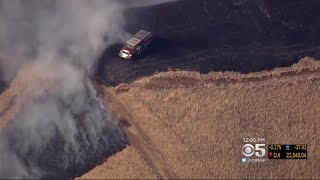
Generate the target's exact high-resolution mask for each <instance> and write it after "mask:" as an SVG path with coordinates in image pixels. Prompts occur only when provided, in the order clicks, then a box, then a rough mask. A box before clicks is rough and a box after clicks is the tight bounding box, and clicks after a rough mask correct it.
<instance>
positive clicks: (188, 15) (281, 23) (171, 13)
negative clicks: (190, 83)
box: [97, 0, 320, 85]
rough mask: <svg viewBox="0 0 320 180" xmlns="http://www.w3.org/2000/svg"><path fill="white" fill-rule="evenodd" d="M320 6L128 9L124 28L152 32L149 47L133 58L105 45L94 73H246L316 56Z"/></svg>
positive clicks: (301, 2)
mask: <svg viewBox="0 0 320 180" xmlns="http://www.w3.org/2000/svg"><path fill="white" fill-rule="evenodd" d="M319 7H320V3H319V1H316V0H311V1H306V0H294V1H291V0H290V1H289V0H284V1H281V2H279V1H276V0H269V1H263V0H259V1H247V0H232V1H231V0H230V1H222V0H212V1H205V0H202V1H193V0H182V1H174V2H168V3H164V4H160V5H155V6H150V7H140V8H132V9H128V10H127V11H126V13H125V16H126V22H127V26H126V28H127V30H128V31H129V32H131V33H132V34H134V33H136V32H137V31H138V30H140V29H146V30H149V31H151V32H153V33H154V34H155V36H156V40H155V42H154V44H153V47H152V48H151V49H150V51H149V52H148V53H146V54H145V55H144V56H143V57H141V58H140V59H139V60H137V61H135V62H127V61H122V60H121V59H120V58H118V57H117V52H118V50H119V49H120V47H121V45H115V46H114V47H111V48H109V49H107V50H106V51H105V53H104V54H103V56H102V57H101V58H100V63H99V66H98V67H99V68H98V75H97V76H98V77H99V79H100V80H103V81H104V82H105V83H106V84H108V85H117V84H120V83H122V82H132V81H133V80H135V79H137V78H140V77H143V76H147V75H151V74H154V73H155V72H161V71H166V70H168V69H182V70H193V71H199V72H201V73H208V72H210V71H227V70H228V71H237V72H242V73H249V72H256V71H261V70H270V69H273V68H275V67H285V66H290V65H292V64H293V63H296V62H297V61H298V60H299V59H300V58H302V57H304V56H306V55H308V56H311V57H315V58H318V57H320V54H319V46H318V43H319V42H320V36H319V34H318V33H317V29H319V28H320V23H319V22H320V21H319V19H320V13H319V11H318V9H319Z"/></svg>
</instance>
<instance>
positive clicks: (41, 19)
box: [0, 0, 128, 178]
mask: <svg viewBox="0 0 320 180" xmlns="http://www.w3.org/2000/svg"><path fill="white" fill-rule="evenodd" d="M122 11H123V9H122V7H121V6H119V5H118V4H117V3H116V2H115V1H102V0H28V1H25V0H2V1H0V52H1V53H2V55H3V54H4V56H6V55H9V56H10V57H11V59H10V60H11V62H10V63H9V64H10V65H9V66H6V68H3V69H1V71H2V73H3V76H2V79H5V80H9V79H12V78H13V76H14V75H15V73H16V70H17V68H19V67H22V65H24V70H23V72H24V73H25V74H23V73H22V75H21V74H20V76H22V77H23V78H26V79H28V78H29V79H28V81H27V82H26V83H24V84H21V86H22V87H20V88H21V92H19V94H18V96H17V99H18V100H19V99H27V100H30V102H25V104H26V106H25V107H24V108H23V110H21V112H19V114H18V115H17V116H16V118H15V119H14V120H13V121H12V122H10V123H9V124H8V126H7V127H6V128H5V130H3V131H2V134H1V141H0V153H1V157H0V177H1V178H37V177H55V176H56V177H68V176H70V175H71V174H72V175H79V173H80V171H81V170H82V171H86V170H87V169H86V166H93V164H90V163H94V160H95V159H96V158H98V156H99V154H100V155H101V153H105V154H110V153H114V151H117V150H118V149H119V148H121V147H122V146H123V142H124V141H125V140H124V138H123V134H122V132H121V131H120V129H119V127H118V126H117V125H116V124H115V123H113V122H112V121H111V120H110V117H109V113H108V112H104V111H103V110H102V108H101V106H100V104H99V100H98V99H97V98H96V92H95V90H94V88H93V87H92V85H91V84H90V82H89V80H88V79H87V78H86V74H90V73H92V72H93V71H94V70H95V66H96V61H97V59H98V57H99V55H100V54H101V53H102V51H103V50H104V49H105V48H106V47H107V46H109V45H111V44H113V43H115V42H121V41H123V40H124V39H126V38H127V37H128V33H126V32H125V31H123V24H124V19H123V17H122V13H121V12H122ZM1 53H0V55H1ZM0 57H1V56H0ZM26 64H27V65H26ZM16 78H21V77H19V75H17V77H16ZM33 96H34V97H33ZM88 158H89V159H88ZM88 164H89V165H88ZM56 173H61V174H56Z"/></svg>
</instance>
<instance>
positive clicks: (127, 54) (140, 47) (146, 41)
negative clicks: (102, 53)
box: [119, 30, 152, 60]
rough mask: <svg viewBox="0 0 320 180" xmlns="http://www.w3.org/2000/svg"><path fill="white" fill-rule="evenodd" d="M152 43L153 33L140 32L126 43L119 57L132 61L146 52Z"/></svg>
mask: <svg viewBox="0 0 320 180" xmlns="http://www.w3.org/2000/svg"><path fill="white" fill-rule="evenodd" d="M151 41H152V35H151V33H150V32H148V31H145V30H140V31H139V32H138V33H136V34H135V35H133V36H132V37H131V38H130V39H129V40H128V41H126V42H125V44H124V46H123V48H122V49H121V50H120V52H119V56H120V57H121V58H123V59H126V60H130V59H132V58H134V57H136V56H138V55H140V54H141V53H142V52H143V51H145V50H146V49H147V48H148V47H149V45H150V43H151Z"/></svg>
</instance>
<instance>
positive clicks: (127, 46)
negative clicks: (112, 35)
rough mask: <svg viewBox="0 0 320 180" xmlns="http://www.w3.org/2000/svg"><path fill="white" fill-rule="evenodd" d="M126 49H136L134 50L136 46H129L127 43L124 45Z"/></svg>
mask: <svg viewBox="0 0 320 180" xmlns="http://www.w3.org/2000/svg"><path fill="white" fill-rule="evenodd" d="M124 47H126V48H129V49H134V48H135V46H133V45H131V44H128V43H126V44H125V45H124Z"/></svg>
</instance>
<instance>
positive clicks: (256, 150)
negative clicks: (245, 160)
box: [242, 144, 266, 157]
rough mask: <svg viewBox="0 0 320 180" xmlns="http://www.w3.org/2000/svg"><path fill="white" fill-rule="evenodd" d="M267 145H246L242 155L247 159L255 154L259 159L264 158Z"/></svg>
mask: <svg viewBox="0 0 320 180" xmlns="http://www.w3.org/2000/svg"><path fill="white" fill-rule="evenodd" d="M265 146H266V144H255V146H253V145H252V144H245V145H243V147H242V154H243V155H244V156H246V157H250V156H252V155H253V154H255V155H256V156H257V157H263V156H265V155H266V149H265V148H264V147H265Z"/></svg>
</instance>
